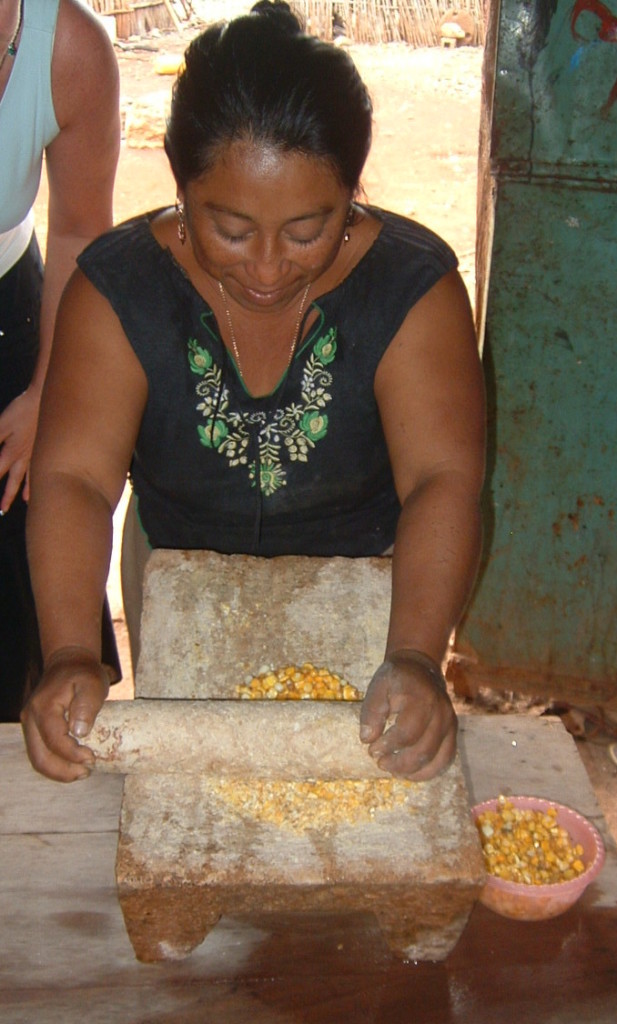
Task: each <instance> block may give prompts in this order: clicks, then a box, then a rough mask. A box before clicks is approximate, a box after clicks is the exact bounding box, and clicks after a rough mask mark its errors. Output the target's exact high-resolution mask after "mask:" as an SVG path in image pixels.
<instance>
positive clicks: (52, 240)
mask: <svg viewBox="0 0 617 1024" xmlns="http://www.w3.org/2000/svg"><path fill="white" fill-rule="evenodd" d="M52 96H53V103H54V110H55V113H56V119H57V121H58V125H59V128H60V132H59V134H58V135H57V136H56V138H55V139H54V140H53V142H51V143H50V145H49V146H48V147H47V150H46V152H45V162H46V170H47V179H48V193H49V198H48V217H47V220H48V227H47V247H46V256H45V273H44V277H43V294H42V300H41V329H40V348H39V355H38V359H37V364H36V367H35V372H34V376H33V378H32V381H31V382H30V385H29V386H28V388H27V389H26V391H25V392H24V393H23V394H22V395H19V396H18V397H17V398H16V399H15V400H14V401H13V402H12V403H11V404H10V405H9V406H8V407H7V408H6V410H4V412H3V413H2V416H0V442H4V444H3V447H2V450H1V451H0V477H2V476H3V475H4V474H5V473H7V472H8V474H9V475H8V479H7V483H6V486H5V490H4V494H2V495H0V509H1V510H2V511H3V512H6V511H7V510H8V508H9V507H10V506H11V504H12V502H13V500H14V499H15V497H16V495H17V493H18V491H19V488H20V487H21V484H22V482H23V481H24V478H25V487H24V498H25V499H26V500H28V497H29V484H28V478H27V471H28V465H29V461H30V455H31V452H32V445H33V443H34V436H35V433H36V424H37V417H38V410H39V403H40V398H41V391H42V387H43V382H44V380H45V374H46V372H47V365H48V362H49V354H50V350H51V344H52V337H53V332H54V322H55V317H56V310H57V308H58V303H59V301H60V296H61V295H62V291H63V289H64V286H65V284H66V282H67V281H68V279H69V277H70V275H71V273H72V272H73V270H74V269H75V259H76V257H77V256H78V255H79V253H80V252H81V251H82V250H83V249H84V248H85V246H86V245H87V244H88V243H89V242H90V241H92V239H93V238H96V237H97V235H99V234H101V233H102V232H103V231H106V230H107V229H108V228H109V227H111V225H112V221H113V187H114V178H115V173H116V166H117V163H118V154H119V150H120V113H119V73H118V64H117V61H116V57H115V54H114V51H113V46H112V45H111V42H110V40H109V37H108V35H107V33H106V32H105V30H104V29H103V27H102V26H101V24H100V22H99V21H98V20H97V19H96V18H95V17H94V16H93V15H92V13H91V12H90V11H88V10H87V9H86V8H84V7H83V6H82V5H81V4H79V3H76V2H75V0H61V2H60V8H59V12H58V22H57V26H56V36H55V41H54V50H53V57H52Z"/></svg>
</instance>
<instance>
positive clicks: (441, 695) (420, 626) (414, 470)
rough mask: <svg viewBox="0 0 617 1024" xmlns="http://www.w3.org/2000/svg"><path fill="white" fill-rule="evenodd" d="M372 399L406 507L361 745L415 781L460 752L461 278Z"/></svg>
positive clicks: (405, 335) (464, 360)
mask: <svg viewBox="0 0 617 1024" xmlns="http://www.w3.org/2000/svg"><path fill="white" fill-rule="evenodd" d="M375 394H376V397H377V401H378V404H379V408H380V413H381V417H382V422H383V427H384V432H385V436H386V440H387V444H388V449H389V453H390V459H391V463H392V469H393V474H394V479H395V484H396V488H397V492H398V495H399V498H400V501H401V506H402V509H401V515H400V519H399V523H398V528H397V534H396V540H395V545H394V553H393V559H392V606H391V614H390V625H389V632H388V639H387V646H386V658H385V661H384V664H383V665H382V666H381V667H380V668H379V669H378V671H377V673H376V674H375V676H374V678H373V680H372V682H371V684H370V686H369V689H368V691H367V694H366V697H365V700H364V702H363V708H362V718H361V723H362V728H361V738H362V740H363V741H364V742H367V743H369V744H370V747H369V750H370V752H371V754H372V755H373V756H374V757H375V758H376V759H377V761H378V763H379V764H380V766H381V767H383V768H384V769H385V770H387V771H391V772H393V773H395V774H400V775H405V776H408V777H411V778H414V779H417V780H419V779H426V778H430V777H432V776H433V775H435V774H437V773H438V772H440V771H442V770H443V769H444V768H446V767H447V765H448V764H449V763H450V762H451V760H452V758H453V757H454V754H455V751H456V716H455V714H454V710H453V708H452V705H451V702H450V700H449V698H448V696H447V693H446V692H445V685H444V684H443V679H442V678H441V663H442V661H443V659H444V657H445V654H446V651H447V647H448V642H449V639H450V636H451V633H452V630H453V629H454V627H455V626H456V624H457V623H458V621H459V620H460V617H461V615H462V613H463V611H464V609H465V605H466V603H467V601H468V599H469V596H470V593H471V589H472V586H473V582H474V579H475V574H476V571H477V565H478V560H479V555H480V548H481V518H480V496H481V490H482V484H483V479H484V455H485V411H484V384H483V376H482V370H481V363H480V358H479V354H478V348H477V342H476V337H475V332H474V328H473V320H472V316H471V311H470V308H469V301H468V298H467V293H466V290H465V287H464V284H463V282H462V280H461V278H460V276H459V275H458V273H457V272H455V271H452V272H451V273H449V274H448V275H446V276H445V277H444V278H442V279H441V280H440V281H439V282H438V283H437V284H436V285H435V286H434V287H433V288H431V289H430V291H429V292H428V293H427V294H426V295H425V296H424V297H423V298H422V299H421V300H420V302H418V303H417V305H416V306H414V308H413V309H412V310H411V312H410V313H409V315H408V316H407V318H406V321H405V323H404V325H403V328H402V330H401V331H400V332H399V334H398V335H397V337H396V338H395V339H394V341H393V342H392V343H391V345H390V346H389V348H388V350H387V352H386V354H385V355H384V357H383V359H382V361H381V363H380V365H379V368H378V372H377V375H376V379H375ZM392 719H394V720H393V721H392V724H390V723H389V720H392ZM387 724H389V728H386V726H387ZM384 730H385V731H384Z"/></svg>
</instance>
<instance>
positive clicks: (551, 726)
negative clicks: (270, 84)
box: [0, 715, 617, 1024]
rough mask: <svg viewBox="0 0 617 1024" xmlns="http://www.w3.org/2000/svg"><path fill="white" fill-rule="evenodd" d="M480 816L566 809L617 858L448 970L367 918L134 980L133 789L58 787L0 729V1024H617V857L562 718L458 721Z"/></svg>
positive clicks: (256, 927)
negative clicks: (564, 898)
mask: <svg viewBox="0 0 617 1024" xmlns="http://www.w3.org/2000/svg"><path fill="white" fill-rule="evenodd" d="M459 746H460V756H461V761H462V764H463V769H464V771H465V774H466V777H467V782H468V786H469V791H470V796H471V799H472V802H474V803H475V802H479V801H480V800H483V799H488V798H489V797H493V796H496V795H497V794H498V793H500V792H505V793H519V794H527V795H529V794H532V795H536V796H544V797H547V798H549V799H551V800H556V801H559V802H561V803H566V804H569V805H570V806H572V807H575V808H576V809H577V810H578V811H580V812H581V813H582V814H584V815H586V816H587V817H589V818H590V819H591V820H592V821H594V823H595V824H596V825H597V827H598V828H599V829H600V831H601V832H602V833H603V835H604V838H605V840H606V842H607V846H608V851H607V860H606V863H605V866H604V869H603V871H602V874H601V875H600V877H599V879H598V880H597V882H596V883H595V884H594V885H592V886H591V887H590V888H589V889H588V890H587V893H586V894H585V896H584V897H583V899H582V900H581V901H580V902H579V903H578V904H577V905H576V906H575V907H574V908H572V909H571V910H570V911H568V912H567V913H566V914H564V915H562V916H561V917H558V918H554V919H553V920H551V921H544V922H533V923H531V922H516V921H509V920H506V919H505V918H501V917H499V916H497V915H495V914H493V913H492V912H491V911H489V910H486V909H485V908H484V907H482V906H481V905H479V904H478V905H477V906H476V907H475V908H474V910H473V912H472V915H471V918H470V920H469V923H468V925H467V927H466V929H465V931H464V932H463V935H462V936H461V938H460V940H459V942H458V944H457V946H456V947H455V949H454V950H453V951H452V953H451V954H450V956H449V957H448V959H447V960H446V961H444V962H443V963H418V964H414V963H409V964H405V963H401V962H400V961H398V960H396V959H394V958H393V957H392V956H391V954H390V953H389V951H388V949H387V947H386V946H385V944H384V940H383V938H382V936H381V933H380V932H379V929H378V928H377V925H376V922H375V920H374V918H373V917H372V916H371V915H369V914H366V915H363V914H359V915H354V916H349V915H346V916H339V917H336V916H320V915H307V916H304V915H303V916H296V917H289V916H286V917H281V916H276V917H260V918H255V917H253V918H251V919H250V920H247V919H244V920H242V921H240V920H233V919H223V920H222V921H221V922H220V923H219V925H217V927H216V928H215V929H214V930H213V931H212V932H211V933H210V934H209V935H208V936H207V938H206V940H205V942H204V943H203V944H202V946H200V947H199V949H197V950H196V951H195V952H194V953H193V954H192V955H191V956H190V957H189V958H188V959H186V960H183V961H179V962H167V963H164V964H157V965H144V964H140V963H138V962H137V961H136V960H135V958H134V955H133V950H132V947H131V945H130V943H129V940H128V938H127V935H126V932H125V930H124V923H123V919H122V914H121V911H120V908H119V905H118V901H117V897H116V891H115V880H114V861H115V853H116V844H117V838H118V832H117V828H118V812H119V808H120V800H121V793H122V781H123V780H122V777H121V776H112V775H102V774H101V775H96V774H95V775H94V776H92V777H91V778H90V779H89V780H87V781H86V782H83V783H76V784H74V785H72V786H62V785H60V784H55V783H52V782H50V781H49V780H46V779H43V778H41V777H40V776H38V775H36V773H34V771H33V770H32V769H31V768H30V766H29V764H28V762H27V759H26V756H25V753H24V750H23V743H22V738H21V732H20V729H19V727H18V726H13V725H0V758H1V764H2V771H1V776H0V778H1V782H0V1020H1V1021H2V1022H3V1024H22V1022H23V1024H34V1022H41V1024H76V1022H78V1021H79V1022H80V1024H82V1022H83V1024H116V1022H118V1024H120V1022H121V1024H296V1022H302V1024H343V1022H344V1024H411V1022H417V1024H463V1022H464V1024H510V1022H512V1024H586V1022H590V1024H591V1022H593V1024H609V1022H611V1024H614V1022H615V1021H617V852H616V850H615V846H614V844H613V843H612V840H611V839H610V837H609V836H608V835H607V831H606V826H605V823H604V820H603V818H602V816H601V813H600V811H599V808H598V805H597V803H596V800H595V796H594V793H593V790H592V789H591V786H590V784H589V781H588V778H587V774H586V772H585V769H584V767H583V765H582V763H581V761H580V759H579V757H578V753H577V750H576V746H575V744H574V742H573V740H572V738H571V737H570V736H569V735H568V733H566V732H565V730H564V729H563V726H562V725H561V722H560V721H559V720H558V719H550V718H529V717H523V718H518V717H517V716H496V715H495V716H494V715H486V716H476V715H469V716H463V717H462V719H461V733H460V745H459Z"/></svg>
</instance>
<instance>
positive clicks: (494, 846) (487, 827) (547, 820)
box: [476, 796, 585, 885]
mask: <svg viewBox="0 0 617 1024" xmlns="http://www.w3.org/2000/svg"><path fill="white" fill-rule="evenodd" d="M556 818H557V808H556V807H550V808H549V809H548V810H547V811H546V812H543V811H532V810H521V809H519V808H516V807H514V806H513V804H511V803H510V802H509V801H508V799H507V798H506V797H504V796H500V797H499V799H498V801H497V810H495V811H485V812H483V813H482V814H480V815H479V816H478V818H477V821H476V825H477V827H478V833H479V835H480V841H481V843H482V850H483V853H484V860H485V863H486V868H487V871H488V872H489V874H492V875H496V876H498V877H499V878H504V879H507V880H508V881H511V882H523V883H525V884H526V885H552V884H555V883H558V882H564V881H568V880H569V879H571V878H576V877H577V876H578V875H580V874H582V872H583V871H585V864H584V862H583V860H582V853H583V848H582V846H581V845H580V843H577V844H575V843H573V841H572V839H571V837H570V835H569V834H568V832H567V830H566V829H565V828H562V827H561V826H560V825H558V824H557V820H556Z"/></svg>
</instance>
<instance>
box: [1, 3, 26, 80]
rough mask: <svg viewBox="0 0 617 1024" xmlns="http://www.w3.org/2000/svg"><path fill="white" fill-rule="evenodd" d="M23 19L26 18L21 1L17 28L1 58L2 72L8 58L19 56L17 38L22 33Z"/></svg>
mask: <svg viewBox="0 0 617 1024" xmlns="http://www.w3.org/2000/svg"><path fill="white" fill-rule="evenodd" d="M23 17H24V0H20V4H19V15H18V17H17V28H16V29H15V31H14V32H13V35H12V36H11V38H10V39H9V45H8V46H7V48H6V50H5V51H4V53H3V54H2V58H0V71H2V68H3V67H4V62H5V60H6V58H7V57H15V56H16V54H17V36H18V35H19V33H20V31H21V23H22V21H23Z"/></svg>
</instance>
